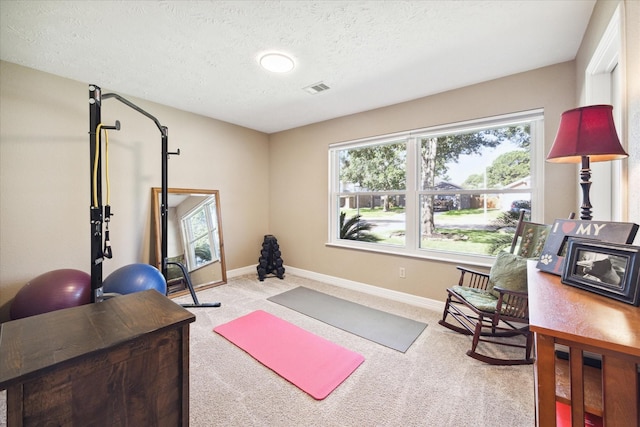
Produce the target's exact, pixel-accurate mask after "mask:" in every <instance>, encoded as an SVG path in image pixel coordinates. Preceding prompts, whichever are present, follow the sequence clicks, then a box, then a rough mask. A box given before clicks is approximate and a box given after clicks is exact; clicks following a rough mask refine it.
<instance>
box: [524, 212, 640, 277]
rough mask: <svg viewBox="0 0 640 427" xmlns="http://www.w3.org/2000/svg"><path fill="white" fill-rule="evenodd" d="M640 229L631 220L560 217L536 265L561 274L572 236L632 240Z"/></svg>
mask: <svg viewBox="0 0 640 427" xmlns="http://www.w3.org/2000/svg"><path fill="white" fill-rule="evenodd" d="M637 233H638V224H634V223H630V222H609V221H586V220H577V219H556V220H555V221H554V223H553V225H552V226H551V230H550V231H549V235H548V236H547V240H546V241H545V243H544V247H543V248H542V253H541V254H540V258H539V259H538V263H537V265H536V267H537V268H538V270H540V271H544V272H546V273H551V274H555V275H556V276H561V275H562V271H563V268H564V260H565V256H566V254H567V249H568V240H569V238H571V237H581V238H585V239H591V240H594V241H600V242H607V243H616V244H631V243H633V239H635V237H636V234H637Z"/></svg>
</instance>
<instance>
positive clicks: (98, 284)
mask: <svg viewBox="0 0 640 427" xmlns="http://www.w3.org/2000/svg"><path fill="white" fill-rule="evenodd" d="M109 98H115V99H117V100H118V101H120V102H122V103H123V104H125V105H126V106H128V107H130V108H132V109H133V110H135V111H137V112H139V113H140V114H142V115H144V116H146V117H147V118H149V119H151V120H152V121H153V122H154V123H155V125H156V126H157V127H158V129H159V130H160V135H161V139H162V162H161V164H162V188H161V196H160V217H161V229H162V231H161V236H160V241H161V253H162V263H161V272H162V275H163V276H164V277H165V280H166V277H167V265H168V264H173V265H177V266H178V267H179V268H180V270H181V271H182V274H183V275H184V279H185V282H186V283H187V287H188V288H189V292H190V293H191V298H193V304H181V305H182V306H183V307H220V305H221V304H220V303H219V302H214V303H201V302H199V301H198V297H197V296H196V292H195V290H194V288H193V284H192V283H191V278H190V277H189V273H188V271H187V269H186V267H185V266H184V265H182V264H181V263H177V262H168V258H167V252H168V246H167V234H168V220H169V215H168V205H167V199H168V181H169V179H168V175H169V174H168V169H169V156H171V155H178V156H179V155H180V149H178V150H177V151H175V152H169V135H168V134H169V132H168V129H167V127H166V126H162V125H161V124H160V122H159V121H158V119H156V118H155V117H154V116H152V115H151V114H149V113H148V112H146V111H145V110H143V109H142V108H140V107H138V106H137V105H135V104H134V103H132V102H130V101H128V100H127V99H125V98H123V97H121V96H120V95H118V94H115V93H105V94H102V91H101V89H100V87H98V86H96V85H89V159H90V165H91V167H90V173H91V175H90V176H91V210H90V218H91V219H90V221H91V302H99V301H102V300H103V296H104V291H103V287H102V262H103V261H104V259H105V258H111V245H110V243H109V221H110V218H111V216H112V213H111V206H109V204H107V205H106V206H103V205H102V153H101V149H100V146H99V141H100V132H101V129H111V130H120V122H119V121H118V120H116V123H115V125H114V126H108V125H104V124H102V123H101V109H102V101H103V100H105V99H109ZM103 207H104V211H103ZM105 223H106V232H105V239H104V242H103V226H104V224H105ZM167 292H168V290H167Z"/></svg>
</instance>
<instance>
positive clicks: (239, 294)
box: [0, 274, 535, 427]
mask: <svg viewBox="0 0 640 427" xmlns="http://www.w3.org/2000/svg"><path fill="white" fill-rule="evenodd" d="M297 286H305V287H308V288H310V289H315V290H318V291H320V292H325V293H327V294H330V295H333V296H336V297H339V298H344V299H347V300H349V301H353V302H356V303H359V304H363V305H366V306H369V307H372V308H376V309H378V310H383V311H386V312H389V313H393V314H397V315H399V316H404V317H408V318H410V319H414V320H416V321H420V322H425V323H427V324H428V325H429V326H428V327H427V328H426V329H425V330H424V332H423V333H422V334H421V335H420V336H419V337H418V339H417V340H416V341H415V342H414V343H413V345H412V346H411V347H410V348H409V349H408V350H407V352H406V353H400V352H398V351H395V350H392V349H390V348H387V347H384V346H381V345H379V344H376V343H374V342H371V341H368V340H366V339H364V338H360V337H358V336H356V335H353V334H350V333H348V332H345V331H342V330H340V329H338V328H335V327H332V326H329V325H327V324H325V323H322V322H320V321H318V320H315V319H313V318H311V317H308V316H305V315H303V314H300V313H298V312H296V311H293V310H290V309H288V308H286V307H283V306H281V305H278V304H275V303H272V302H270V301H267V298H268V297H270V296H273V295H276V294H279V293H282V292H285V291H287V290H290V289H293V288H295V287H297ZM443 298H444V295H443ZM198 299H199V300H200V301H201V302H214V301H220V302H222V307H220V308H193V309H189V310H190V311H192V312H193V313H195V314H196V322H195V323H192V324H191V364H190V369H191V372H190V374H191V375H190V378H191V381H190V385H191V390H190V420H191V426H192V427H208V426H225V427H228V426H274V427H294V426H295V427H297V426H305V427H307V426H318V427H320V426H322V427H331V426H341V427H342V426H365V425H366V426H398V427H400V426H426V427H448V426H451V427H454V426H455V427H466V426H468V427H471V426H473V427H494V426H509V427H531V426H533V425H534V417H535V406H534V384H533V367H532V366H502V367H499V366H490V365H487V364H484V363H482V362H479V361H477V360H474V359H471V358H470V357H468V356H466V354H465V352H466V351H467V350H468V349H469V347H470V343H471V338H470V337H468V336H462V335H460V334H457V333H455V332H453V331H450V330H448V329H446V328H443V327H442V326H440V325H438V320H439V319H440V315H441V313H439V312H434V311H429V310H425V309H423V308H420V307H415V306H411V305H407V304H403V303H400V302H396V301H390V300H386V299H383V298H379V297H375V296H371V295H367V294H363V293H359V292H356V291H352V290H348V289H344V288H339V287H335V286H331V285H329V284H325V283H320V282H316V281H312V280H309V279H305V278H300V277H296V276H293V275H290V274H287V275H286V276H285V278H284V280H280V279H277V278H269V279H266V280H265V281H263V282H260V281H259V280H258V279H257V277H255V276H254V275H247V276H242V277H238V278H233V279H231V280H229V283H228V284H226V285H221V286H218V287H216V288H212V289H207V290H205V291H201V292H198ZM176 301H179V302H183V303H189V302H191V301H190V297H188V296H186V297H181V298H180V299H176ZM254 310H264V311H267V312H269V313H271V314H274V315H276V316H278V317H280V318H282V319H284V320H287V321H288V322H291V323H293V324H295V325H297V326H299V327H301V328H304V329H306V330H307V331H309V332H312V333H314V334H316V335H319V336H321V337H323V338H326V339H328V340H330V341H332V342H334V343H336V344H339V345H341V346H343V347H346V348H348V349H350V350H352V351H355V352H358V353H360V354H362V355H363V356H364V357H365V362H364V363H363V364H362V365H360V367H359V368H358V369H356V371H355V372H354V373H353V374H351V375H350V376H349V377H348V378H347V379H346V381H345V382H344V383H342V384H341V385H340V386H339V387H338V388H337V389H336V390H334V391H333V393H331V394H330V395H329V396H328V397H327V398H326V399H324V400H321V401H318V400H315V399H314V398H312V397H311V396H309V395H308V394H306V393H305V392H303V391H301V390H300V389H298V388H297V387H295V386H294V385H292V384H290V383H289V382H288V381H287V380H285V379H283V378H282V377H280V376H278V375H277V374H276V373H274V372H272V371H271V370H269V369H267V368H265V367H264V366H263V365H261V364H260V363H259V362H257V361H256V360H255V359H253V358H252V357H251V356H249V355H248V354H246V353H245V352H244V351H242V350H241V349H239V348H238V347H236V346H235V345H233V344H231V343H230V342H228V341H227V340H226V339H224V338H223V337H221V336H220V335H218V334H216V333H214V332H213V328H214V327H215V326H218V325H220V324H222V323H225V322H228V321H231V320H233V319H235V318H237V317H239V316H242V315H244V314H247V313H250V312H251V311H254ZM481 345H483V344H481ZM502 351H509V350H508V349H498V350H497V351H496V353H495V354H498V352H502ZM5 396H6V395H5V393H4V392H0V399H1V400H0V424H1V423H3V422H4V423H6V408H5V402H6V398H5Z"/></svg>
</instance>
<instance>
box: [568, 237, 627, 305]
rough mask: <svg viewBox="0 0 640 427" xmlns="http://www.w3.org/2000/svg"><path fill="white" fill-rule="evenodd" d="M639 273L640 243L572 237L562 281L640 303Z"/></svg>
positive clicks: (617, 298)
mask: <svg viewBox="0 0 640 427" xmlns="http://www.w3.org/2000/svg"><path fill="white" fill-rule="evenodd" d="M639 274H640V247H638V246H631V245H619V244H615V243H602V242H596V241H593V240H585V239H573V238H571V239H569V242H568V249H567V257H566V259H565V264H564V270H563V272H562V283H565V284H567V285H570V286H575V287H577V288H581V289H584V290H587V291H589V292H593V293H596V294H600V295H603V296H605V297H609V298H613V299H616V300H619V301H622V302H625V303H627V304H632V305H635V306H638V304H639V303H640V284H639V283H638V282H639Z"/></svg>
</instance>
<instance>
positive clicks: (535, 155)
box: [326, 108, 545, 266]
mask: <svg viewBox="0 0 640 427" xmlns="http://www.w3.org/2000/svg"><path fill="white" fill-rule="evenodd" d="M522 122H530V125H531V126H530V132H531V144H530V148H529V149H530V165H531V166H530V168H531V183H530V184H531V188H530V190H528V191H530V193H531V207H532V210H531V220H532V221H536V222H540V219H541V218H543V212H544V188H543V183H544V146H545V144H544V109H542V108H539V109H533V110H526V111H520V112H515V113H509V114H503V115H498V116H491V117H485V118H480V119H473V120H467V121H461V122H454V123H449V124H445V125H437V126H431V127H427V128H422V129H414V130H410V131H404V132H397V133H392V134H386V135H380V136H374V137H368V138H362V139H357V140H351V141H343V142H337V143H333V144H330V145H329V149H328V175H329V177H328V178H329V179H328V185H329V188H328V197H329V201H328V208H329V212H328V230H327V233H328V234H327V243H326V245H327V246H330V247H340V248H348V249H354V250H361V251H369V252H376V253H384V254H391V255H397V256H406V257H413V258H423V259H431V260H437V261H444V262H452V263H462V264H467V265H478V266H490V265H491V264H492V263H493V260H494V258H495V257H494V256H491V255H482V254H471V253H461V252H444V251H435V250H430V249H425V248H420V241H421V238H420V226H421V224H420V211H419V210H420V205H419V203H420V202H419V198H420V195H421V194H425V193H429V191H427V190H421V189H420V182H419V180H420V177H419V175H420V174H419V171H420V164H419V160H418V159H419V149H420V146H419V145H420V139H421V138H424V137H435V136H444V135H451V134H459V133H472V132H477V131H480V130H483V129H487V128H496V127H506V126H511V125H515V124H521V123H522ZM400 140H406V143H407V153H406V156H407V169H406V188H405V189H404V190H392V191H375V192H366V194H376V195H379V194H384V193H387V194H389V193H393V194H398V193H402V192H404V193H405V225H406V234H405V245H404V247H399V246H396V245H388V244H384V243H382V244H381V243H369V242H360V241H354V240H344V239H340V238H339V235H338V232H337V230H338V224H339V211H340V209H339V206H338V205H337V203H338V197H339V196H340V195H341V194H344V192H341V191H340V177H339V170H340V159H339V155H338V153H339V151H341V150H345V149H353V148H359V147H367V146H373V145H379V144H384V143H393V142H398V141H400ZM469 191H471V190H469ZM463 192H464V191H463ZM501 192H505V193H506V192H509V191H508V190H507V191H501ZM512 192H521V191H515V190H514V191H512ZM475 193H477V190H475ZM349 194H351V195H360V194H365V193H364V192H361V193H349Z"/></svg>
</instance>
